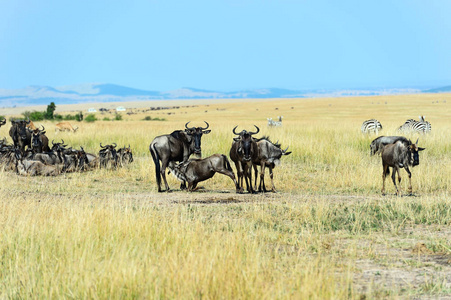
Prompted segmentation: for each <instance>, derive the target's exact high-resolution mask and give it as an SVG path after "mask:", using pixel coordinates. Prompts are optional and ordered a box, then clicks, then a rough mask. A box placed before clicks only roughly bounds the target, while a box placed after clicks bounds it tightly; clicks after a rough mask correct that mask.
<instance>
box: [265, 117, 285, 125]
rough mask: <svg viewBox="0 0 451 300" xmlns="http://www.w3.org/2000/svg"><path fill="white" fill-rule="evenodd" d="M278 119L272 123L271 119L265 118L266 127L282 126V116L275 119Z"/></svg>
mask: <svg viewBox="0 0 451 300" xmlns="http://www.w3.org/2000/svg"><path fill="white" fill-rule="evenodd" d="M277 118H278V119H279V121H274V120H273V119H272V118H267V120H268V126H271V127H272V126H274V127H278V126H282V118H283V116H279V117H277Z"/></svg>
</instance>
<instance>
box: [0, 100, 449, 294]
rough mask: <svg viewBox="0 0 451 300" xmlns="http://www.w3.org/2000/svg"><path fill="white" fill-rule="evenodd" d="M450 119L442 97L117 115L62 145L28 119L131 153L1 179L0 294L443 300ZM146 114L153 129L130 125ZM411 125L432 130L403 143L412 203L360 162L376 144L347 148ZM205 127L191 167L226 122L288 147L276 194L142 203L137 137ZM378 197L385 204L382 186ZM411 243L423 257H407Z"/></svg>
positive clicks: (144, 153)
mask: <svg viewBox="0 0 451 300" xmlns="http://www.w3.org/2000/svg"><path fill="white" fill-rule="evenodd" d="M437 100H440V101H439V103H432V102H436V101H437ZM443 100H446V103H444V102H443ZM450 107H451V95H444V94H441V95H405V96H386V97H385V96H384V97H358V98H331V99H285V100H265V101H243V102H233V103H216V104H211V105H197V106H196V107H181V108H179V109H172V110H163V111H156V112H147V113H145V114H143V113H138V114H134V115H123V120H122V121H97V122H95V123H85V122H83V123H80V124H77V125H79V127H80V130H79V132H77V133H76V134H71V133H59V134H58V135H55V133H54V132H53V128H54V126H53V124H52V123H51V122H43V125H44V126H45V127H46V129H47V132H48V136H49V138H50V140H52V139H60V138H63V139H64V141H65V142H66V143H67V144H69V145H72V146H74V147H79V146H83V147H84V148H85V149H86V150H87V151H90V152H97V151H98V150H99V143H100V142H102V143H103V144H106V143H111V142H116V143H117V144H118V145H119V146H122V145H128V144H130V145H131V147H132V149H133V150H134V156H135V162H134V163H133V164H132V165H130V166H129V167H127V168H124V169H120V170H117V171H105V170H96V171H93V172H87V173H82V174H78V173H76V174H66V175H63V176H60V177H56V178H26V177H18V176H17V175H15V174H12V173H8V172H0V180H1V182H2V185H1V187H0V226H1V227H2V235H1V237H0V255H1V256H0V257H1V258H0V263H1V264H2V268H1V270H0V278H1V279H0V280H1V281H0V297H8V298H99V299H105V298H207V299H217V298H227V299H230V298H245V299H262V298H271V299H272V298H296V299H300V298H301V299H303V298H317V299H324V298H335V299H337V298H359V297H361V296H362V295H366V296H369V297H387V296H388V297H390V296H393V297H396V296H398V295H446V294H450V293H451V286H450V284H449V282H450V281H451V280H450V275H449V274H450V272H451V266H450V264H449V260H448V261H447V259H451V257H450V255H451V250H450V249H451V242H450V240H449V235H450V234H451V230H450V220H451V208H450V207H451V201H450V198H449V190H450V187H451V171H450V168H449V167H448V166H449V165H450V163H451V157H450V155H449V154H450V150H451V142H450V141H451V139H450V138H451V123H449V116H450V115H451V109H450ZM168 113H171V114H168ZM147 115H150V116H151V117H152V118H156V117H158V118H165V119H166V121H142V119H143V118H144V117H145V116H147ZM279 115H282V116H284V119H283V126H282V127H280V128H268V127H267V125H266V124H267V122H266V118H267V117H272V118H273V119H275V118H276V117H277V116H279ZM418 115H425V116H426V120H428V121H430V122H431V124H432V133H431V134H430V135H424V136H423V135H421V136H418V135H415V134H412V135H410V136H409V138H411V139H415V140H416V138H417V137H419V138H420V140H419V144H420V145H421V146H423V147H426V150H425V151H423V152H422V153H421V155H420V165H419V166H418V167H415V168H414V169H413V177H412V184H413V191H414V193H415V195H416V196H415V197H395V196H393V195H391V196H387V197H382V196H381V195H380V188H381V181H382V177H381V175H382V167H381V162H380V157H370V156H369V144H370V142H371V140H372V139H373V138H375V136H374V135H369V136H367V135H362V134H361V132H360V125H361V123H362V122H363V121H364V120H366V119H370V118H377V119H378V120H379V121H381V122H382V125H383V126H384V129H383V131H382V132H381V134H383V135H394V134H396V132H395V129H396V128H397V127H399V126H400V125H401V124H402V123H403V122H404V121H405V120H406V119H408V118H418ZM106 116H108V117H110V118H111V116H110V115H101V114H97V117H98V118H99V119H103V118H104V117H106ZM204 120H205V121H207V122H209V123H210V128H211V129H212V132H211V134H209V135H205V136H204V137H203V140H202V149H203V156H208V155H211V154H213V153H224V154H228V151H229V148H230V145H231V140H232V137H233V134H232V132H231V131H232V128H233V127H234V126H235V125H239V128H247V129H250V128H252V127H253V125H254V124H255V125H257V126H259V127H260V129H261V132H260V134H258V136H261V135H269V136H270V137H271V139H273V140H279V142H280V143H282V146H290V150H291V151H293V153H292V154H291V155H290V156H287V157H284V158H283V160H282V165H281V166H278V167H276V169H275V184H276V188H277V189H278V190H279V191H280V193H277V194H272V193H271V194H259V195H247V194H245V195H237V194H235V193H234V186H233V184H232V182H231V181H230V179H228V178H227V177H225V176H221V175H217V176H215V177H214V178H213V179H211V180H209V181H206V182H203V183H201V184H200V185H201V186H204V187H205V190H201V191H199V192H195V193H186V192H180V191H176V192H173V193H170V194H166V193H164V194H158V193H156V186H155V175H154V167H153V163H152V162H151V158H150V155H149V152H148V146H149V144H150V142H151V140H152V139H153V138H154V137H155V136H157V135H160V134H165V133H169V132H171V131H173V130H175V129H181V128H183V126H184V124H185V123H186V122H188V121H193V125H202V122H203V121H204ZM38 123H39V122H38ZM8 129H9V128H4V127H2V128H1V129H0V136H7V135H8ZM402 172H404V171H402ZM404 173H405V172H404ZM402 176H403V182H402V187H403V190H404V191H405V190H406V186H405V183H406V182H407V180H406V179H407V174H402ZM168 178H169V184H170V186H171V187H172V188H174V189H177V187H178V185H179V184H178V182H177V181H176V180H175V179H173V178H172V177H168ZM387 180H388V179H387ZM387 191H388V192H389V193H392V194H394V192H395V190H394V187H393V185H392V183H391V182H390V181H387ZM418 242H422V243H425V245H426V247H428V249H429V250H430V251H431V252H430V253H432V254H428V255H421V256H420V255H413V254H412V251H411V249H412V248H413V247H414V246H415V245H416V244H417V243H418ZM406 249H407V250H406ZM368 272H369V273H368ZM399 274H401V275H402V276H401V275H399ZM419 274H423V275H424V276H421V275H419ZM396 276H401V278H399V277H396Z"/></svg>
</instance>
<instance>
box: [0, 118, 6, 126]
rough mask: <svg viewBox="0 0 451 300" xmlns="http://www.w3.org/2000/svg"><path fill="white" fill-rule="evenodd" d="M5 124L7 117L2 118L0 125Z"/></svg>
mask: <svg viewBox="0 0 451 300" xmlns="http://www.w3.org/2000/svg"><path fill="white" fill-rule="evenodd" d="M5 124H6V119H5V118H3V120H0V127H2V126H3V125H5Z"/></svg>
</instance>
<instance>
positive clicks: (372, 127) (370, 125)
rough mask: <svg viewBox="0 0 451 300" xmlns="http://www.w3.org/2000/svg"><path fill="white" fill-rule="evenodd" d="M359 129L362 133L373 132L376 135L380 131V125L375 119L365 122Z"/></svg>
mask: <svg viewBox="0 0 451 300" xmlns="http://www.w3.org/2000/svg"><path fill="white" fill-rule="evenodd" d="M360 129H361V130H362V133H370V132H374V133H376V134H377V133H378V132H379V130H382V124H381V122H379V121H378V120H376V119H371V120H366V121H365V122H363V124H362V127H361V128H360Z"/></svg>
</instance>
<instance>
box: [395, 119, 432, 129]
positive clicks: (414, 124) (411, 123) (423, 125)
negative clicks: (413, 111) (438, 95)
mask: <svg viewBox="0 0 451 300" xmlns="http://www.w3.org/2000/svg"><path fill="white" fill-rule="evenodd" d="M419 119H420V120H419V121H417V120H414V119H409V120H407V121H406V122H405V123H404V124H403V125H401V126H400V127H399V128H398V131H401V132H420V133H429V132H431V130H432V127H431V123H429V122H428V121H426V120H425V119H424V116H420V117H419Z"/></svg>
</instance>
